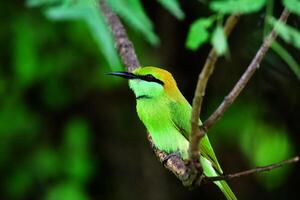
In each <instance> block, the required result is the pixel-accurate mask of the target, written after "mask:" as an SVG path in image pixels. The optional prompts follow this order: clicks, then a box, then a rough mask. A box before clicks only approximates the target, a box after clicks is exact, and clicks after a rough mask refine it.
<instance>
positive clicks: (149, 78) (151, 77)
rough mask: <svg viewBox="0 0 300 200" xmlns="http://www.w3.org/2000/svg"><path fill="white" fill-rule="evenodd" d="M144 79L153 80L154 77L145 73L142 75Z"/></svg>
mask: <svg viewBox="0 0 300 200" xmlns="http://www.w3.org/2000/svg"><path fill="white" fill-rule="evenodd" d="M144 78H145V80H146V81H153V80H155V78H154V77H153V76H152V75H151V74H147V75H146V76H144Z"/></svg>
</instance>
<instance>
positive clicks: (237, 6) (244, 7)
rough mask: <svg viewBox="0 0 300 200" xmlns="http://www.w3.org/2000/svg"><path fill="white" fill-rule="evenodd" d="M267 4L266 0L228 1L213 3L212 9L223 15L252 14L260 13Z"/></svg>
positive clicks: (211, 4)
mask: <svg viewBox="0 0 300 200" xmlns="http://www.w3.org/2000/svg"><path fill="white" fill-rule="evenodd" d="M265 3H266V0H227V1H212V2H211V3H210V8H211V9H212V10H213V11H216V12H220V13H223V14H230V13H251V12H256V11H259V10H260V9H261V8H262V7H263V6H264V5H265Z"/></svg>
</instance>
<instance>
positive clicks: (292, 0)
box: [283, 0, 300, 15]
mask: <svg viewBox="0 0 300 200" xmlns="http://www.w3.org/2000/svg"><path fill="white" fill-rule="evenodd" d="M283 5H284V6H285V7H286V8H287V9H288V10H289V11H291V12H292V13H295V14H296V15H300V9H299V8H300V1H299V0H283Z"/></svg>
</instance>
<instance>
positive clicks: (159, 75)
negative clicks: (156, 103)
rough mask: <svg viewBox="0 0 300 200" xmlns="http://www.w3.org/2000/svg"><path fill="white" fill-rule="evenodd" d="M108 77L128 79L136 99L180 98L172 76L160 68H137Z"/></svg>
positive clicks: (112, 73) (113, 73)
mask: <svg viewBox="0 0 300 200" xmlns="http://www.w3.org/2000/svg"><path fill="white" fill-rule="evenodd" d="M109 75H115V76H120V77H123V78H126V79H129V86H130V88H131V89H132V90H133V92H134V94H135V96H136V98H137V99H150V98H157V97H161V96H163V95H167V96H168V97H170V98H177V96H181V95H179V94H180V92H179V90H178V88H177V84H176V81H175V80H174V78H173V76H172V74H171V73H170V72H168V71H167V70H164V69H161V68H157V67H139V68H137V69H135V70H134V71H132V72H111V73H109ZM178 92H179V94H178Z"/></svg>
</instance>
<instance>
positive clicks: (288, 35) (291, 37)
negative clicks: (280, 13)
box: [268, 17, 300, 49]
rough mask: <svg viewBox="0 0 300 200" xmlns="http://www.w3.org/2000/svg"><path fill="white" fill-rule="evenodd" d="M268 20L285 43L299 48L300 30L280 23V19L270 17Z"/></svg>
mask: <svg viewBox="0 0 300 200" xmlns="http://www.w3.org/2000/svg"><path fill="white" fill-rule="evenodd" d="M268 22H269V23H270V24H272V25H273V26H274V27H275V29H276V31H277V33H278V35H279V36H280V37H281V38H282V39H283V40H284V41H285V42H287V43H290V44H291V45H293V46H294V47H296V48H298V49H300V32H299V31H297V30H296V29H294V28H293V27H291V26H289V25H287V24H285V23H282V22H281V21H278V20H276V19H275V18H273V17H271V18H269V19H268Z"/></svg>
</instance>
